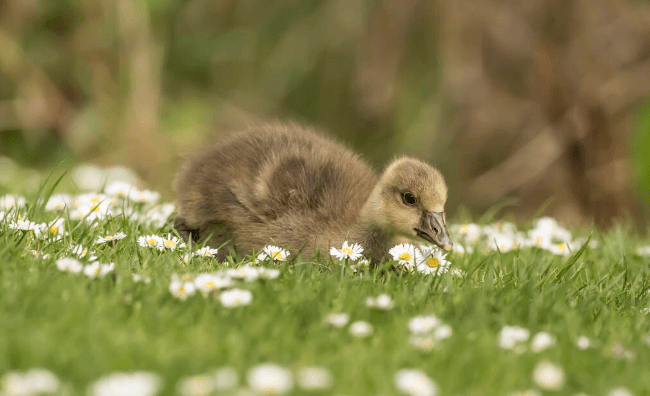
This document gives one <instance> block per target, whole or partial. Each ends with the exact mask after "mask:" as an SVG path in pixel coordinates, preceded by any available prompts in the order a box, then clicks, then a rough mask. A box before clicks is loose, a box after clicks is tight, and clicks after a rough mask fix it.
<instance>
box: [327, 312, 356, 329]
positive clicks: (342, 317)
mask: <svg viewBox="0 0 650 396" xmlns="http://www.w3.org/2000/svg"><path fill="white" fill-rule="evenodd" d="M349 320H350V315H348V314H346V313H331V314H329V315H327V317H326V318H325V322H327V323H328V324H329V325H331V326H334V327H338V328H341V327H343V326H345V325H346V324H348V321H349Z"/></svg>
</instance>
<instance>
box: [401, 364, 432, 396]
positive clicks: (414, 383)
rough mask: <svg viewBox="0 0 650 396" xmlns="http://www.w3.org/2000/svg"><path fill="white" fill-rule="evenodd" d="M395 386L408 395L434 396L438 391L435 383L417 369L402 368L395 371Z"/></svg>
mask: <svg viewBox="0 0 650 396" xmlns="http://www.w3.org/2000/svg"><path fill="white" fill-rule="evenodd" d="M395 386H396V387H397V389H398V390H399V391H400V392H402V393H404V394H407V395H409V396H435V395H436V394H437V393H438V386H437V385H436V383H435V382H433V380H432V379H431V378H429V376H427V375H426V374H425V373H423V372H422V371H420V370H417V369H402V370H400V371H398V372H397V373H395Z"/></svg>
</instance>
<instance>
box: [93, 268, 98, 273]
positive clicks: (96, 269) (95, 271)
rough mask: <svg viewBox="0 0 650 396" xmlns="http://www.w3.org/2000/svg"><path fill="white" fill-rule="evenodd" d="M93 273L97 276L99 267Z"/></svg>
mask: <svg viewBox="0 0 650 396" xmlns="http://www.w3.org/2000/svg"><path fill="white" fill-rule="evenodd" d="M93 273H94V274H95V275H97V274H99V267H97V268H95V270H94V271H93Z"/></svg>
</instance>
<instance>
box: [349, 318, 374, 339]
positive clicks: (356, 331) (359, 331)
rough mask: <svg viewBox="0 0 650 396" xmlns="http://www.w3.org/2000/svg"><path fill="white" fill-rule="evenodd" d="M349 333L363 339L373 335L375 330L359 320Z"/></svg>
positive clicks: (353, 324)
mask: <svg viewBox="0 0 650 396" xmlns="http://www.w3.org/2000/svg"><path fill="white" fill-rule="evenodd" d="M349 331H350V334H352V335H353V336H355V337H358V338H363V337H368V336H369V335H371V334H372V332H373V328H372V325H371V324H370V323H368V322H365V321H363V320H359V321H357V322H354V323H352V324H351V325H350V329H349Z"/></svg>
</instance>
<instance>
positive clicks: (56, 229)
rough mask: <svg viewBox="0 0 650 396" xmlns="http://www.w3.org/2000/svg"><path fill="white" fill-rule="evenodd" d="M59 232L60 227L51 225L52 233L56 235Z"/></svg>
mask: <svg viewBox="0 0 650 396" xmlns="http://www.w3.org/2000/svg"><path fill="white" fill-rule="evenodd" d="M58 233H59V227H57V226H52V227H50V234H52V235H56V234H58Z"/></svg>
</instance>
